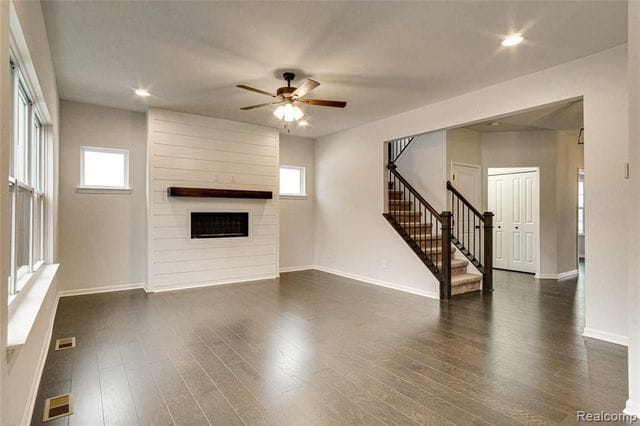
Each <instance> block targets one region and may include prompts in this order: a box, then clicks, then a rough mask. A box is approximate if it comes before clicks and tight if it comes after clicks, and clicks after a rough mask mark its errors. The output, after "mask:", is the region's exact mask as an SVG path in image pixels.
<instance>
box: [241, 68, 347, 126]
mask: <svg viewBox="0 0 640 426" xmlns="http://www.w3.org/2000/svg"><path fill="white" fill-rule="evenodd" d="M282 77H283V78H284V79H285V81H286V82H287V85H286V86H284V87H280V88H278V90H277V91H276V94H273V93H269V92H266V91H264V90H260V89H256V88H254V87H249V86H246V85H244V84H239V85H237V86H236V87H239V88H241V89H245V90H249V91H251V92H255V93H260V94H261V95H265V96H270V97H272V98H274V99H273V101H272V102H267V103H264V104H258V105H251V106H246V107H242V108H240V109H241V110H243V111H248V110H251V109H256V108H262V107H266V106H269V105H280V106H279V107H278V108H276V110H275V111H274V112H273V114H274V115H275V116H276V117H278V119H280V120H282V119H284V121H287V122H291V121H296V120H299V119H301V118H302V117H303V116H304V113H303V112H302V110H300V108H299V107H298V106H297V105H296V104H305V105H316V106H325V107H333V108H344V107H345V106H347V103H346V102H344V101H329V100H325V99H306V98H304V99H303V97H304V96H306V95H307V94H308V93H309V92H311V91H312V90H313V89H315V88H316V87H318V86H319V85H320V83H318V82H317V81H315V80H312V79H310V78H309V79H307V80H305V81H304V82H303V83H302V84H301V85H300V86H299V87H291V81H292V80H293V79H294V78H295V77H296V76H295V74H294V73H292V72H285V73H284V74H283V75H282Z"/></svg>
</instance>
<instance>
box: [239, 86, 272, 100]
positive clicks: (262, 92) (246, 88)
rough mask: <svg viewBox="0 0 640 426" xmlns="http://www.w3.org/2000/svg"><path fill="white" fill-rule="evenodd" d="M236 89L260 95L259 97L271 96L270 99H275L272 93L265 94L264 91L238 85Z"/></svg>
mask: <svg viewBox="0 0 640 426" xmlns="http://www.w3.org/2000/svg"><path fill="white" fill-rule="evenodd" d="M236 87H239V88H240V89H244V90H248V91H250V92H255V93H260V94H261V95H267V96H271V97H272V98H275V97H276V95H274V94H273V93H269V92H265V91H264V90H260V89H256V88H255V87H249V86H246V85H244V84H238V85H237V86H236Z"/></svg>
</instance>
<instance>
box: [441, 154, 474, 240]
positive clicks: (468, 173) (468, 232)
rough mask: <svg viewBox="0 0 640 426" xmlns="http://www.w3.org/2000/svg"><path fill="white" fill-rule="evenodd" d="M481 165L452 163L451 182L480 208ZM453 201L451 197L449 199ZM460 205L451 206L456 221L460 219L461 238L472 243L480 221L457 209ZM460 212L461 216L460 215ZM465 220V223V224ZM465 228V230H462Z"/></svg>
mask: <svg viewBox="0 0 640 426" xmlns="http://www.w3.org/2000/svg"><path fill="white" fill-rule="evenodd" d="M480 179H481V178H480V166H474V165H471V164H460V163H451V183H452V184H453V186H454V187H455V188H456V189H457V190H458V192H460V193H461V194H462V196H463V197H464V198H466V199H467V201H469V202H470V203H471V205H472V206H473V207H475V208H476V209H478V210H480V198H481V197H480V192H481V191H482V189H481V184H480ZM449 203H451V199H449ZM459 207H460V206H451V210H452V212H453V215H454V218H453V219H454V221H456V220H457V221H460V228H459V229H460V231H461V234H463V235H460V238H461V239H462V241H463V243H465V244H470V241H471V239H472V238H473V233H472V232H473V230H474V226H475V225H478V221H477V220H476V221H475V222H474V221H473V217H472V215H471V214H469V212H466V213H465V212H464V210H457V209H458V208H459ZM458 213H460V216H458ZM463 222H464V224H463ZM462 230H464V231H462Z"/></svg>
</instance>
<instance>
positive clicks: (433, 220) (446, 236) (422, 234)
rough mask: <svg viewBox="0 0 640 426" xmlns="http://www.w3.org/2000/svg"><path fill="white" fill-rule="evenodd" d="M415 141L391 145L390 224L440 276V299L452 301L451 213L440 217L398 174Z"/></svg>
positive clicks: (437, 275) (388, 214) (388, 180)
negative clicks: (401, 163)
mask: <svg viewBox="0 0 640 426" xmlns="http://www.w3.org/2000/svg"><path fill="white" fill-rule="evenodd" d="M413 140H414V138H412V137H411V138H404V139H400V140H397V141H391V142H389V143H388V152H387V154H388V163H387V182H388V185H389V186H388V189H389V190H393V191H394V193H393V197H392V196H391V193H390V196H389V202H388V203H387V205H388V206H389V210H388V212H387V213H385V214H384V216H385V218H386V219H387V220H388V221H389V223H390V224H391V225H392V226H393V227H394V228H395V229H396V231H397V232H398V233H399V234H400V235H401V236H402V238H403V239H404V240H405V241H406V242H407V244H408V245H409V247H411V249H412V250H413V251H414V252H415V253H416V255H418V257H419V258H420V259H421V260H422V262H423V263H424V264H425V265H426V266H427V268H429V270H430V271H431V272H432V273H433V274H434V275H435V276H436V278H437V279H438V281H439V283H440V299H441V300H449V299H451V223H452V222H451V213H450V212H446V211H445V212H441V213H438V212H437V211H436V210H435V209H434V208H433V206H431V204H429V202H428V201H427V200H425V199H424V197H422V195H420V193H419V192H418V191H417V190H416V189H415V188H414V187H413V186H412V185H411V184H410V183H409V182H408V181H407V180H406V179H405V178H404V177H403V176H402V175H401V174H400V173H399V172H398V170H397V166H396V164H395V163H396V161H397V160H398V158H400V156H401V155H402V154H403V153H404V152H405V151H406V149H407V148H408V147H409V145H410V144H411V142H413Z"/></svg>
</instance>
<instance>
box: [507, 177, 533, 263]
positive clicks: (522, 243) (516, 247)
mask: <svg viewBox="0 0 640 426" xmlns="http://www.w3.org/2000/svg"><path fill="white" fill-rule="evenodd" d="M537 177H538V173H537V172H529V173H516V174H513V175H509V178H510V180H511V191H510V192H511V193H510V195H511V197H510V198H511V213H512V214H511V218H512V220H511V228H510V229H509V233H510V238H509V251H510V254H511V255H510V256H509V269H511V270H514V271H522V272H532V273H533V272H536V245H537V244H536V243H537V235H536V234H537V228H538V226H537V220H536V215H537V212H538V208H537V190H536V186H537Z"/></svg>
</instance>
